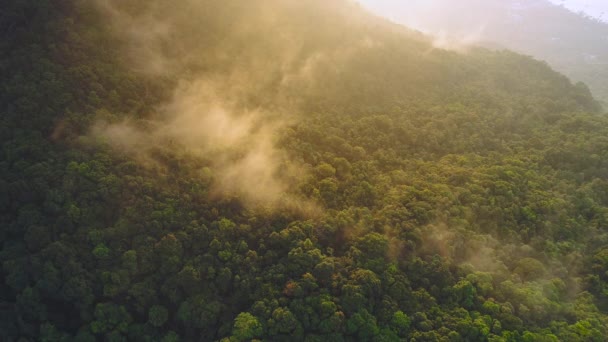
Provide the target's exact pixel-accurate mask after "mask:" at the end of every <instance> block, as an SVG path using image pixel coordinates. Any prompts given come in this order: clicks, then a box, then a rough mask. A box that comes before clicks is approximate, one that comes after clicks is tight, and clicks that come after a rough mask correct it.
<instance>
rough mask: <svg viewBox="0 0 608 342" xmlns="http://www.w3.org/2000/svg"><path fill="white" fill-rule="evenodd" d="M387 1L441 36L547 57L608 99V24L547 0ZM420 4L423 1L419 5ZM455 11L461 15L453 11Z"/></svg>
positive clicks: (401, 17) (392, 13)
mask: <svg viewBox="0 0 608 342" xmlns="http://www.w3.org/2000/svg"><path fill="white" fill-rule="evenodd" d="M413 3H414V4H402V3H400V2H397V1H392V2H391V1H384V2H381V4H382V5H381V6H377V7H375V9H376V10H377V11H379V12H381V13H383V14H386V15H387V16H389V17H391V18H392V19H393V20H395V21H398V22H400V23H403V24H406V25H409V26H413V27H416V28H417V29H420V30H423V31H426V32H428V33H431V34H435V35H437V36H438V37H440V38H441V39H442V40H449V41H451V42H452V43H451V44H452V45H453V44H454V43H453V41H456V42H462V43H467V44H469V43H478V44H483V45H485V46H487V47H492V48H507V49H511V50H515V51H517V52H520V53H524V54H528V55H532V56H534V57H535V58H537V59H542V60H545V61H547V62H548V63H549V64H550V65H551V66H552V67H553V68H554V69H556V70H558V71H560V72H562V73H564V74H565V75H566V76H568V77H570V78H571V79H572V80H574V81H575V82H584V83H586V84H587V85H588V86H589V87H590V88H591V90H592V92H593V94H594V95H595V96H596V97H597V98H598V99H600V100H601V101H603V102H604V103H606V102H607V101H608V24H607V23H605V22H603V21H601V20H600V19H599V18H594V17H591V16H588V15H585V14H584V13H582V12H579V13H574V12H572V11H570V10H568V9H567V8H565V7H563V6H559V5H555V4H553V3H551V2H549V1H547V0H529V1H516V0H484V1H481V0H462V1H451V0H431V1H427V2H425V3H424V4H422V3H421V2H416V1H414V2H413ZM417 3H420V4H417ZM455 14H457V15H455Z"/></svg>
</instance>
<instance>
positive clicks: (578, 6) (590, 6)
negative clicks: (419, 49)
mask: <svg viewBox="0 0 608 342" xmlns="http://www.w3.org/2000/svg"><path fill="white" fill-rule="evenodd" d="M366 1H369V0H366ZM550 1H551V2H553V3H556V4H564V6H566V7H567V8H569V9H571V10H573V11H575V12H579V11H583V12H585V13H587V14H588V15H590V16H592V17H600V16H602V13H604V15H603V16H602V18H603V19H604V21H606V20H608V0H550Z"/></svg>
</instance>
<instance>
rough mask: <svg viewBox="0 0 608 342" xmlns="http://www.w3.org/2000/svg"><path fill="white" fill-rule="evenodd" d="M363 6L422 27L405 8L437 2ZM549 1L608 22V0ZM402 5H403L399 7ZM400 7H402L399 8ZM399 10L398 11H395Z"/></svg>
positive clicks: (386, 1) (390, 0) (369, 0)
mask: <svg viewBox="0 0 608 342" xmlns="http://www.w3.org/2000/svg"><path fill="white" fill-rule="evenodd" d="M357 1H358V2H359V3H360V4H361V5H362V6H363V7H365V8H366V9H368V10H369V11H371V12H373V13H375V14H377V15H380V16H383V17H385V18H387V19H389V20H391V21H395V22H398V23H402V24H406V25H411V26H412V27H413V28H416V29H420V27H416V26H417V25H416V24H417V23H416V21H412V20H408V21H407V22H404V20H403V18H404V16H405V10H406V9H408V8H412V7H407V6H414V7H413V8H416V9H423V10H425V11H426V12H427V13H428V12H431V11H432V10H433V7H435V4H434V3H433V2H432V1H426V0H410V1H408V2H407V3H404V2H402V1H399V0H357ZM547 1H548V2H550V3H552V4H554V5H557V6H563V7H564V8H566V9H568V10H570V11H571V12H573V13H576V14H579V13H583V14H586V15H587V16H590V17H592V18H596V19H599V20H600V21H602V22H605V23H608V1H606V0H547ZM397 6H401V7H397ZM398 9H402V10H403V11H401V10H398ZM395 10H397V12H395Z"/></svg>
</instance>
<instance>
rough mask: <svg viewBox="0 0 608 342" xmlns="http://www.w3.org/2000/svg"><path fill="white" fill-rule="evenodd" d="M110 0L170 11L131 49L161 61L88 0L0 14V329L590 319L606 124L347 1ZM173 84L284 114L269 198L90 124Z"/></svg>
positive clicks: (512, 60)
mask: <svg viewBox="0 0 608 342" xmlns="http://www.w3.org/2000/svg"><path fill="white" fill-rule="evenodd" d="M119 3H120V4H119ZM114 4H115V5H117V6H119V7H120V10H121V11H123V12H124V13H126V14H125V15H127V14H128V15H127V17H129V18H131V19H133V20H134V21H135V22H138V23H142V24H143V23H148V22H149V21H150V20H149V19H150V18H158V20H161V18H172V21H171V24H172V25H174V26H172V27H170V28H167V31H166V32H169V33H168V36H170V37H172V38H171V39H169V40H166V41H163V44H159V45H158V46H156V45H155V46H154V49H156V48H158V49H160V50H162V51H164V52H165V53H167V54H168V56H166V57H167V58H171V59H173V60H176V61H179V62H176V64H177V65H176V66H175V67H176V69H179V70H177V71H171V72H168V74H164V75H156V74H154V73H152V74H149V73H146V72H141V70H138V69H133V68H132V67H131V65H130V63H129V61H127V60H126V59H128V58H126V57H125V54H124V49H128V48H130V47H132V46H125V45H129V44H127V43H125V41H124V40H123V39H125V37H124V36H125V35H130V33H129V34H126V33H121V35H120V37H117V36H116V32H115V31H120V30H115V28H114V27H113V25H108V23H107V22H106V21H105V19H104V16H103V15H102V14H101V13H102V12H100V9H99V8H97V7H91V2H79V1H72V0H61V1H58V2H57V3H53V6H51V5H50V2H48V1H43V2H40V1H33V0H24V1H17V2H9V3H7V5H6V6H5V8H3V9H2V11H0V35H1V36H2V37H1V38H3V39H0V47H1V49H2V51H3V52H7V53H5V54H2V55H1V56H2V57H1V63H0V70H1V71H2V72H1V73H0V74H1V75H3V76H2V77H1V78H0V82H1V88H2V89H3V90H2V92H0V104H1V106H0V111H1V113H2V115H0V123H1V125H0V142H1V143H2V157H1V158H0V175H1V177H0V224H1V225H2V227H3V229H2V230H1V231H0V236H1V237H2V242H3V243H2V247H1V250H0V266H1V267H0V275H2V283H1V284H0V290H1V291H0V340H3V341H4V340H7V341H12V340H17V339H19V338H22V339H25V340H59V341H61V340H76V341H93V340H109V341H114V340H116V341H121V340H150V341H157V340H160V341H167V342H168V341H196V340H201V341H216V340H230V341H231V340H236V341H246V340H253V339H256V338H257V339H260V340H264V341H266V340H268V341H286V340H294V341H351V340H361V341H366V340H367V341H395V340H408V341H412V340H413V341H423V340H454V341H476V340H488V341H523V340H547V341H552V340H555V339H556V338H557V339H558V340H566V341H568V340H571V341H577V340H590V341H593V340H597V341H600V340H602V338H603V336H606V335H608V331H607V328H606V327H607V326H608V321H607V315H606V308H607V307H608V304H607V303H608V299H607V298H608V290H607V288H608V285H607V284H608V277H607V275H606V271H607V269H608V257H606V254H607V253H606V251H607V250H608V247H607V246H608V237H607V235H606V233H605V229H604V228H605V227H606V223H607V222H608V209H607V207H608V173H606V170H607V167H608V163H607V162H606V161H607V160H608V155H607V153H608V152H607V151H608V142H607V141H606V136H608V119H607V118H606V117H605V116H604V115H602V114H600V113H598V112H597V111H596V103H595V101H594V100H593V99H592V98H591V97H590V96H589V95H588V94H587V93H586V92H582V91H581V89H579V88H580V87H577V86H575V85H572V84H571V83H570V82H569V81H568V80H567V79H565V78H564V77H563V76H561V75H559V74H556V73H554V72H553V71H552V70H550V69H549V68H548V67H547V66H546V65H544V64H543V63H540V62H537V61H534V60H531V59H529V58H527V57H524V56H520V55H517V54H514V53H511V52H506V51H505V52H492V51H488V50H483V49H473V50H472V51H471V52H470V53H469V54H467V55H459V54H456V53H452V52H447V51H442V50H438V49H433V48H432V46H431V45H430V42H429V41H428V40H427V39H426V38H424V37H423V36H420V35H418V34H416V33H413V32H410V31H408V30H406V29H404V28H401V27H395V26H393V25H391V24H389V23H387V22H384V21H382V20H381V19H377V18H372V17H370V16H369V15H368V14H366V13H365V12H363V11H362V10H361V9H360V8H358V7H357V6H356V5H353V4H352V3H351V2H348V1H335V2H334V1H332V2H327V1H321V0H314V1H306V2H302V1H295V0H293V1H292V0H271V1H267V2H266V1H264V3H263V4H262V3H255V4H253V3H252V2H251V1H245V0H235V1H231V2H229V3H224V2H216V1H200V2H196V4H195V3H194V2H183V3H181V2H180V3H179V4H178V3H175V2H169V1H165V0H154V1H141V0H128V1H124V2H122V1H121V2H118V1H116V2H114ZM150 13H151V14H153V15H151V16H150V17H147V16H146V15H147V14H150ZM284 18H289V20H286V19H284ZM241 25H242V26H241ZM153 31H154V30H153ZM160 31H162V32H165V31H164V30H160ZM161 36H163V37H164V34H161ZM179 36H183V37H182V38H180V39H174V38H175V37H179ZM268 37H276V38H277V39H278V40H277V41H275V40H274V39H268ZM362 37H367V38H366V39H364V40H361V38H362ZM182 39H183V40H182ZM294 42H297V44H296V45H298V48H297V49H295V50H297V51H294V50H290V51H285V50H286V49H287V47H288V46H292V44H294ZM287 43H289V44H287ZM164 44H166V45H164ZM300 44H301V46H300ZM154 49H153V50H154ZM186 49H187V50H186ZM165 50H166V51H165ZM186 51H188V52H190V53H185V52H186ZM173 54H175V55H176V56H173ZM284 55H288V56H289V58H288V60H289V62H285V63H282V61H283V59H282V58H279V57H281V56H284ZM192 56H195V57H192ZM141 58H144V57H141ZM298 66H300V67H301V68H299V67H298ZM291 67H293V68H296V69H297V71H300V72H301V73H288V74H287V75H286V74H282V72H284V71H285V68H287V69H289V68H291ZM237 70H238V71H239V72H240V71H241V70H246V71H247V73H245V74H244V75H240V74H239V72H236V71H237ZM194 74H196V75H204V76H205V77H204V78H205V79H208V80H213V79H216V78H221V77H223V76H225V74H228V75H229V76H230V77H228V78H229V79H230V80H231V81H236V80H240V79H241V78H243V79H246V80H247V82H245V84H239V85H240V86H242V87H236V88H238V91H237V93H238V96H236V95H235V96H234V97H233V98H234V102H235V103H234V104H233V106H234V107H235V108H246V109H247V110H244V112H250V111H254V109H255V110H256V111H260V112H269V113H273V115H275V114H276V115H279V114H281V113H285V115H287V113H293V115H294V116H296V118H294V120H291V119H290V118H285V120H284V121H285V122H287V124H285V125H284V126H280V128H278V129H276V130H275V131H273V134H274V135H273V136H272V142H273V144H275V147H276V150H277V151H276V157H277V158H279V156H281V157H283V156H284V157H285V158H286V160H285V162H284V164H281V167H280V168H278V170H277V173H282V172H285V173H286V174H289V177H293V179H291V178H290V182H289V186H288V187H286V188H287V189H282V190H285V194H281V196H283V195H284V196H285V197H284V198H285V201H284V202H285V203H283V201H280V202H281V203H280V204H279V205H268V206H266V205H264V204H262V205H251V204H250V203H248V201H247V198H242V197H241V196H240V195H239V192H236V193H234V194H232V193H229V194H226V193H223V192H222V191H220V190H221V189H218V184H219V183H217V179H219V178H221V177H222V176H223V175H222V174H220V173H218V170H215V169H214V165H217V164H215V163H214V162H212V161H210V160H209V159H210V158H211V157H210V156H207V155H205V153H197V152H193V151H191V150H190V149H187V148H184V147H183V146H179V145H178V144H171V143H169V142H167V144H166V145H164V144H159V145H163V146H146V147H145V151H142V153H137V154H136V155H135V156H133V155H130V154H129V153H126V152H124V151H121V152H117V151H116V150H114V149H112V148H110V147H109V143H110V142H107V141H103V139H98V138H96V137H95V136H94V134H92V133H91V131H95V129H96V128H97V127H98V125H100V124H101V123H99V122H105V121H108V122H114V123H123V122H133V123H134V125H137V126H138V127H141V129H142V132H145V131H146V130H147V129H153V127H156V126H161V125H162V124H163V120H164V119H163V116H164V115H165V114H167V115H169V114H168V113H165V112H163V110H165V109H166V101H167V99H170V98H171V97H172V96H173V94H174V93H175V92H176V91H175V88H176V87H177V86H176V84H186V83H188V80H189V77H190V76H191V75H194ZM245 75H246V76H247V77H245ZM203 88H204V87H203ZM241 102H242V103H241ZM287 103H289V104H290V105H289V106H287V105H286V104H287ZM283 106H287V107H289V108H288V109H286V108H285V107H283ZM291 106H293V108H291ZM159 111H160V112H162V113H158V112H159ZM197 113H198V112H197ZM161 114H162V115H161ZM260 125H262V124H260ZM262 126H263V125H262ZM258 128H259V127H257V126H256V128H255V129H254V130H257V129H258ZM260 130H261V131H264V129H260ZM225 133H226V134H227V133H229V132H221V134H225ZM142 134H143V133H142ZM100 140H102V141H100ZM142 148H144V147H142ZM123 152H124V153H123ZM144 152H145V153H144ZM240 153H242V151H234V154H230V155H226V156H223V157H225V158H222V160H221V163H229V162H230V161H231V160H232V159H233V158H237V157H238V155H239V154H240ZM147 158H150V159H151V160H149V159H147ZM149 164H152V165H149ZM288 170H289V171H288ZM291 170H295V171H294V174H295V175H292V174H291ZM273 176H274V175H273ZM256 185H257V184H256ZM281 199H283V197H282V198H281ZM283 204H284V205H283ZM300 204H302V207H299V206H298V205H300ZM581 291H582V292H581Z"/></svg>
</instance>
